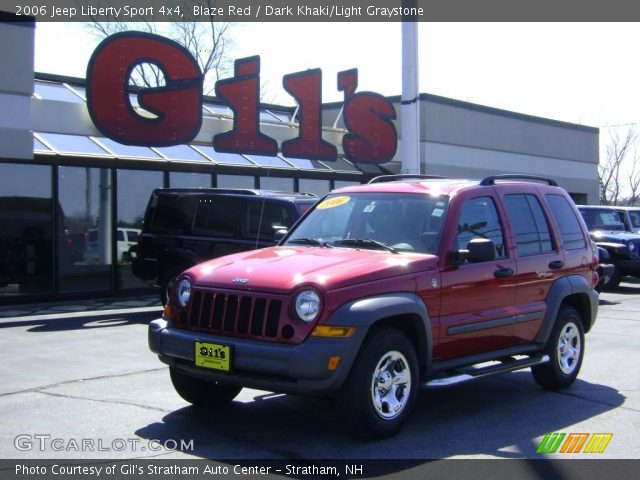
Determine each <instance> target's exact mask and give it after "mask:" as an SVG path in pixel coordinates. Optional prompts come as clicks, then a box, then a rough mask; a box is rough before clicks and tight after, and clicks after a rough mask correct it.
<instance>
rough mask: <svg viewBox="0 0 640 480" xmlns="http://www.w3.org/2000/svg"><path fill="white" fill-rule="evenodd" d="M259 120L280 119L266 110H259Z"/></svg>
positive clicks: (274, 120)
mask: <svg viewBox="0 0 640 480" xmlns="http://www.w3.org/2000/svg"><path fill="white" fill-rule="evenodd" d="M260 120H261V121H263V120H266V121H268V122H278V121H280V119H279V118H278V117H276V116H275V115H274V114H273V113H271V112H270V111H268V110H260Z"/></svg>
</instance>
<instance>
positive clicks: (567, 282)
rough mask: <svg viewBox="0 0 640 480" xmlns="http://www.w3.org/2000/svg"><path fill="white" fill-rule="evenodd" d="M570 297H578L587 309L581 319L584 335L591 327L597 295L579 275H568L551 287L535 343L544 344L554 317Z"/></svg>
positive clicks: (594, 315) (596, 304)
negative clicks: (583, 323) (583, 324)
mask: <svg viewBox="0 0 640 480" xmlns="http://www.w3.org/2000/svg"><path fill="white" fill-rule="evenodd" d="M571 295H579V296H580V297H581V300H582V301H583V302H587V304H586V305H585V306H586V307H587V308H586V310H587V315H586V316H585V318H583V320H584V322H585V326H584V327H585V328H584V331H585V333H586V332H588V331H589V330H590V329H591V327H592V326H593V324H594V322H595V318H596V314H597V313H598V293H597V292H596V291H595V290H593V288H591V286H590V285H589V283H588V282H587V280H586V279H585V278H584V277H583V276H581V275H570V276H567V277H561V278H559V279H557V280H556V281H555V282H553V284H552V285H551V288H550V289H549V293H548V294H547V298H546V300H545V303H546V304H547V311H546V312H545V315H544V319H543V321H542V326H541V327H540V330H539V331H538V335H537V336H536V338H535V342H536V343H540V344H546V343H547V340H548V339H549V335H551V331H552V330H553V326H554V325H555V321H556V317H557V316H558V312H559V311H560V306H561V305H562V302H563V301H564V299H565V298H567V297H569V296H571Z"/></svg>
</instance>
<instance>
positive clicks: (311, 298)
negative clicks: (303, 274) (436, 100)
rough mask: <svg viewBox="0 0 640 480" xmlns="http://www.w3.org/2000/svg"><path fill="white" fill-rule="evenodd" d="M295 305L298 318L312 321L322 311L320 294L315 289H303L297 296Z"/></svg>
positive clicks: (308, 321) (306, 321)
mask: <svg viewBox="0 0 640 480" xmlns="http://www.w3.org/2000/svg"><path fill="white" fill-rule="evenodd" d="M295 307H296V314H297V315H298V318H299V319H300V320H302V321H303V322H305V323H311V322H313V321H314V320H315V319H316V318H317V317H318V314H319V313H320V295H318V294H317V293H316V292H315V291H314V290H303V291H301V292H300V293H299V294H298V295H297V296H296V301H295Z"/></svg>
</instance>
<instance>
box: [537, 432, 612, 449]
mask: <svg viewBox="0 0 640 480" xmlns="http://www.w3.org/2000/svg"><path fill="white" fill-rule="evenodd" d="M589 435H591V438H589ZM565 437H566V440H565ZM612 438H613V433H594V434H590V433H569V434H568V435H567V434H566V433H558V432H554V433H547V434H546V435H545V436H544V438H543V439H542V441H541V442H540V445H538V449H537V450H536V452H537V453H542V454H545V453H556V452H557V453H580V452H581V451H582V453H603V452H604V451H605V449H606V448H607V445H609V442H610V441H611V439H612ZM563 440H564V443H563ZM587 440H589V441H588V442H587ZM585 443H586V445H587V446H586V447H585V448H584V451H583V450H582V447H583V446H584V445H585ZM560 445H562V448H560ZM558 448H560V451H559V452H558Z"/></svg>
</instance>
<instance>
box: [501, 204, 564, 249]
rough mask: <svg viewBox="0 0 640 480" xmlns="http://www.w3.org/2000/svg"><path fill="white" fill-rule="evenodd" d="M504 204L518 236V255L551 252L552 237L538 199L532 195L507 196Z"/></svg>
mask: <svg viewBox="0 0 640 480" xmlns="http://www.w3.org/2000/svg"><path fill="white" fill-rule="evenodd" d="M504 204H505V207H506V209H507V213H508V215H509V223H511V227H512V228H513V231H514V233H515V235H516V245H517V248H518V255H519V256H521V257H525V256H528V255H536V254H539V253H542V252H550V251H551V250H552V249H551V236H550V234H549V228H548V226H547V224H546V221H545V219H544V214H543V213H542V209H541V207H540V204H539V203H538V201H537V199H536V198H535V197H534V196H532V195H522V194H517V195H505V196H504ZM534 212H535V215H536V216H534ZM541 215H542V217H540V216H541Z"/></svg>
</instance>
